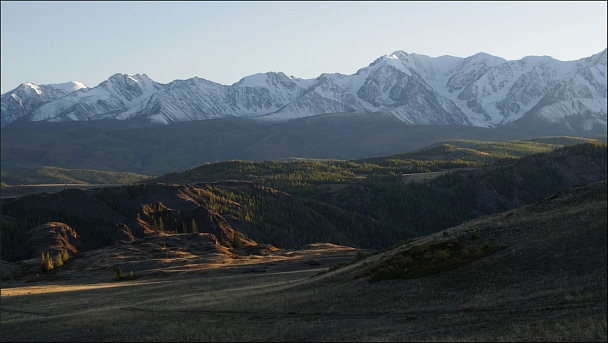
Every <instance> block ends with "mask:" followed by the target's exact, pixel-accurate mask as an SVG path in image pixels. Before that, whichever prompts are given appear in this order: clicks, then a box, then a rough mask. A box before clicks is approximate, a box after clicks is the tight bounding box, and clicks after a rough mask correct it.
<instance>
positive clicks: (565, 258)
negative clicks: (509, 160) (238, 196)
mask: <svg viewBox="0 0 608 343" xmlns="http://www.w3.org/2000/svg"><path fill="white" fill-rule="evenodd" d="M607 201H608V199H607V183H606V180H604V181H601V182H598V183H593V184H589V185H587V186H576V187H572V188H568V189H565V190H563V191H561V192H559V193H557V194H554V195H553V196H551V197H548V198H544V199H543V200H541V201H538V202H536V203H534V204H531V205H529V206H525V207H522V208H519V209H514V210H510V211H507V212H503V213H499V214H495V215H491V216H486V217H483V218H479V219H476V220H473V221H470V222H468V223H465V224H462V225H459V226H456V227H453V228H450V229H448V230H445V231H442V232H438V233H435V234H432V235H427V236H423V237H419V238H418V239H415V240H413V241H410V242H407V243H405V244H402V245H399V246H396V247H394V248H391V249H386V250H384V251H382V252H377V253H375V254H371V255H367V257H365V255H364V254H359V258H358V259H357V260H354V259H352V260H351V263H349V264H345V265H343V267H341V268H329V269H328V268H327V267H326V266H324V262H327V261H330V260H331V258H332V257H336V253H338V254H340V251H341V252H342V254H344V253H345V252H346V250H344V249H341V248H339V247H335V246H334V247H331V246H324V247H322V246H316V247H314V246H312V247H309V248H307V249H303V250H300V251H296V250H293V251H285V252H282V253H281V254H282V257H280V258H278V257H277V258H276V259H274V260H273V259H272V256H273V254H269V255H267V256H265V257H263V258H261V259H260V258H259V257H255V256H250V257H243V258H240V259H223V260H217V259H212V258H211V256H220V255H218V254H215V255H214V254H212V255H208V258H207V260H203V259H200V258H198V257H197V258H194V257H191V256H188V255H186V254H180V253H179V248H180V245H178V246H176V245H175V244H174V243H175V241H167V242H168V243H169V242H171V243H172V244H171V245H170V244H167V245H166V246H165V248H164V249H163V248H161V247H159V246H157V245H156V244H157V243H158V242H155V241H146V242H143V243H144V244H142V245H139V246H137V245H129V244H127V245H119V246H116V247H114V248H107V249H111V250H107V254H104V255H97V254H85V255H83V256H82V257H79V258H77V259H75V260H74V261H73V262H74V263H73V264H72V266H68V268H67V269H66V270H65V272H58V273H57V274H56V278H55V279H54V281H53V280H50V281H49V280H47V281H40V282H39V283H37V284H32V286H26V287H24V286H25V284H23V283H19V282H15V281H10V282H4V283H3V289H2V309H1V314H2V323H1V324H0V325H1V328H2V336H1V338H0V340H2V341H20V340H26V341H31V340H34V341H38V340H44V341H66V340H73V341H83V340H95V341H98V340H104V341H125V340H144V341H148V340H159V341H161V340H162V341H178V340H179V341H234V340H238V341H273V340H277V341H345V340H346V341H370V340H373V341H459V340H466V341H471V340H474V341H605V340H606V337H607V334H606V323H607V317H606V310H607V307H606V304H607V300H608V299H607V291H606V289H607V286H608V284H607V273H606V263H607V253H606V252H607V245H606V242H607V238H608V237H607V230H606V227H607V224H608V222H607V216H606V213H607V210H608V208H607V207H606V204H607ZM148 244H149V245H148ZM448 244H451V248H447V246H448ZM146 246H147V247H148V248H145V247H146ZM458 246H460V247H465V246H466V247H467V249H468V251H470V255H471V256H476V255H477V253H476V250H481V251H483V250H487V249H488V248H487V247H498V248H499V249H495V251H493V252H491V253H488V254H485V256H479V257H478V258H474V259H469V260H468V261H467V263H464V264H460V265H458V266H456V268H439V267H440V266H441V263H443V262H450V261H454V260H455V259H457V258H460V257H461V256H462V250H463V249H462V248H460V252H458V250H459V249H456V248H457V247H458ZM174 247H176V248H178V249H174ZM157 248H158V249H157ZM437 248H440V249H437ZM142 249H155V251H156V252H154V253H155V254H156V256H158V257H157V258H154V259H140V260H141V261H142V262H143V261H149V263H148V264H144V263H140V264H132V266H140V267H141V268H142V269H140V270H136V274H138V273H140V274H141V275H143V276H142V277H141V278H140V279H136V280H134V281H125V282H111V281H107V282H101V283H93V284H92V283H90V281H88V280H96V281H94V282H100V281H99V280H100V279H99V278H98V277H97V276H96V275H99V273H102V274H104V273H105V274H104V275H106V276H105V277H106V278H108V279H109V278H110V276H109V271H110V270H111V266H116V265H120V264H121V263H122V262H123V261H124V260H125V259H126V260H127V261H135V260H136V259H133V258H132V257H129V256H136V257H138V258H137V259H139V257H140V256H141V255H139V252H142V253H153V252H152V251H150V250H142ZM100 251H101V250H100ZM415 251H425V252H427V253H428V257H425V259H426V261H427V262H430V264H429V263H426V266H427V268H426V273H424V274H423V275H418V276H417V277H414V278H409V277H408V275H407V270H405V269H400V270H396V271H397V272H399V273H402V274H399V275H396V276H397V278H383V280H381V281H376V282H370V281H375V280H373V275H374V273H377V272H378V271H379V270H381V269H382V268H384V269H387V268H395V267H397V263H398V262H399V261H400V259H399V258H397V256H402V257H403V258H406V257H407V256H414V258H412V260H413V262H412V263H411V264H410V265H408V266H406V267H405V268H408V269H415V268H418V267H420V266H422V265H424V264H423V262H424V261H423V260H421V259H418V258H416V257H415V256H417V255H416V253H415ZM440 251H444V253H439V252H440ZM332 254H333V255H332ZM144 256H145V255H144ZM277 256H278V255H277ZM290 256H291V258H293V260H289V259H283V258H286V257H290ZM313 256H314V259H315V260H314V261H313V262H315V263H320V265H321V267H322V268H323V269H322V270H321V271H322V273H318V272H319V269H310V265H311V264H312V263H302V262H303V261H310V260H308V259H309V258H311V257H313ZM326 256H327V258H328V259H326ZM351 256H352V255H351ZM141 257H143V256H141ZM351 258H352V257H351ZM179 261H191V262H195V261H196V262H197V263H199V265H198V267H197V265H195V264H190V265H187V264H184V263H183V262H182V263H180V262H179ZM289 261H291V262H289ZM334 261H335V260H334ZM269 262H271V263H269ZM77 265H78V266H93V268H90V269H79V270H77V271H74V270H73V269H72V270H70V269H69V268H75V267H76V266H77ZM433 265H434V266H436V267H438V268H430V267H429V266H431V267H432V266H433ZM168 266H171V267H172V268H170V269H169V268H167V267H168ZM218 266H223V267H221V268H219V267H218ZM159 269H160V270H162V269H164V270H166V273H163V274H162V275H159V274H158V273H154V272H153V271H155V270H159ZM254 271H255V272H254ZM263 271H267V272H263ZM438 271H439V272H438ZM437 272H438V273H437ZM62 275H63V277H62ZM68 275H69V276H70V277H69V278H68V277H67V276H68ZM160 276H162V279H159V277H160ZM158 281H162V282H158ZM119 286H121V287H119ZM57 292H69V293H63V294H61V293H57ZM28 294H29V295H28ZM60 294H61V295H60ZM65 295H69V301H66V300H65V299H66V296H65ZM26 328H27V329H26Z"/></svg>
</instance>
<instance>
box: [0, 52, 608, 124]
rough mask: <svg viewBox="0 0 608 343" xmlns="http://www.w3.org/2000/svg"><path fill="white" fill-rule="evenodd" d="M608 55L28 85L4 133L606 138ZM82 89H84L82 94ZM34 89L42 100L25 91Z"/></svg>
mask: <svg viewBox="0 0 608 343" xmlns="http://www.w3.org/2000/svg"><path fill="white" fill-rule="evenodd" d="M606 61H607V58H606V50H604V51H602V52H600V53H598V54H596V55H593V56H590V57H587V58H582V59H580V60H577V61H567V62H564V61H558V60H555V59H552V58H551V57H547V56H543V57H533V56H531V57H525V58H523V59H521V60H517V61H506V60H504V59H502V58H499V57H495V56H491V55H488V54H485V53H478V54H476V55H473V56H470V57H467V58H458V57H452V56H441V57H436V58H432V57H429V56H425V55H419V54H408V53H406V52H404V51H396V52H394V53H392V54H388V55H385V56H381V57H380V58H378V59H377V60H376V61H374V62H373V63H371V64H370V65H369V66H367V67H364V68H361V69H360V70H358V71H357V73H355V74H353V75H343V74H335V73H334V74H331V73H324V74H321V75H320V76H319V77H317V78H316V79H306V80H305V79H299V78H296V77H293V76H291V77H288V76H286V75H285V74H283V73H281V72H268V73H265V74H256V75H251V76H247V77H245V78H243V79H242V80H240V81H239V82H237V83H235V84H233V85H230V86H226V85H221V84H218V83H215V82H212V81H208V80H204V79H201V78H197V77H194V78H191V79H188V80H175V81H173V82H170V83H168V84H160V83H157V82H154V81H153V80H152V79H150V78H149V77H148V76H147V75H145V74H144V75H140V74H137V75H125V74H115V75H113V76H111V77H110V78H109V79H108V80H107V81H104V82H102V83H101V84H99V85H98V86H96V87H92V88H86V87H82V88H78V87H75V88H73V90H74V91H73V92H71V93H69V94H68V93H66V92H65V91H58V90H57V88H56V87H51V86H50V85H49V86H36V85H33V84H23V85H21V86H19V87H18V88H16V89H15V90H13V91H10V92H7V93H5V94H3V95H2V126H3V127H4V126H6V125H9V124H11V123H13V122H15V121H17V120H29V121H85V120H100V119H116V120H143V121H145V122H152V123H160V124H168V123H172V122H183V121H192V120H206V119H215V118H227V117H256V118H258V120H259V121H261V122H262V123H268V122H277V121H278V122H280V121H288V120H292V119H296V118H302V117H308V116H313V115H318V114H327V113H377V112H384V113H388V114H390V115H391V116H393V117H395V118H397V119H399V120H400V121H402V122H404V123H407V124H411V125H422V124H426V125H466V126H480V127H497V126H501V125H506V124H512V125H516V126H517V125H518V122H520V121H521V122H522V123H521V124H519V125H527V126H529V125H537V126H543V125H551V126H555V127H560V128H568V129H570V130H572V131H575V132H588V131H593V130H597V131H599V132H605V131H606V89H607V88H606V75H607V74H606V72H607V71H606ZM79 87H80V86H79ZM28 89H35V91H27V90H28Z"/></svg>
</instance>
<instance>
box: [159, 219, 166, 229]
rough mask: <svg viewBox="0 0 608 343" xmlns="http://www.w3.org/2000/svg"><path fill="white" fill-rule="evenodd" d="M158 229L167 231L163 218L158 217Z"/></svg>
mask: <svg viewBox="0 0 608 343" xmlns="http://www.w3.org/2000/svg"><path fill="white" fill-rule="evenodd" d="M158 231H160V232H165V225H163V218H158Z"/></svg>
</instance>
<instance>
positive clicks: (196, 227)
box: [192, 218, 198, 233]
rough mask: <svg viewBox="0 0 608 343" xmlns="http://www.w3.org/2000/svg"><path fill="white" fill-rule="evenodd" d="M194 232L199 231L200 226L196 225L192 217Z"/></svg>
mask: <svg viewBox="0 0 608 343" xmlns="http://www.w3.org/2000/svg"><path fill="white" fill-rule="evenodd" d="M192 232H193V233H197V232H198V226H197V225H196V221H195V220H194V218H192Z"/></svg>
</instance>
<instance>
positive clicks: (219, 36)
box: [0, 1, 608, 94]
mask: <svg viewBox="0 0 608 343" xmlns="http://www.w3.org/2000/svg"><path fill="white" fill-rule="evenodd" d="M606 4H607V2H605V1H597V2H584V1H583V2H581V1H575V2H562V1H556V2H544V1H541V2H529V1H525V2H511V1H508V2H453V1H449V2H436V1H432V2H409V1H387V2H382V1H370V2H365V1H352V2H349V1H336V2H330V1H318V2H307V1H302V2H297V1H287V2H281V1H269V2H264V1H260V2H255V1H245V2H240V1H234V2H231V1H218V2H214V1H204V2H191V1H186V2H179V1H170V2H162V1H152V2H146V1H142V2H140V1H137V2H128V1H125V2H103V1H94V2H89V1H84V2H72V1H68V2H53V1H45V2H36V1H23V2H21V1H2V2H1V12H0V13H1V25H2V26H1V81H2V82H1V86H2V90H1V93H2V94H4V93H6V92H8V91H10V90H12V89H14V88H16V87H17V86H19V85H20V84H21V83H24V82H32V83H36V84H53V83H64V82H68V81H79V82H82V83H84V84H85V85H87V86H89V87H94V86H96V85H98V84H99V83H101V82H102V81H104V80H107V79H108V78H109V77H110V76H112V75H114V74H116V73H123V74H130V75H132V74H138V73H139V74H147V75H148V77H150V78H151V79H152V80H154V81H156V82H160V83H165V84H166V83H169V82H171V81H173V80H177V79H180V80H184V79H189V78H192V77H200V78H204V79H207V80H210V81H214V82H217V83H220V84H224V85H231V84H233V83H235V82H238V81H239V80H240V79H242V78H243V77H245V76H249V75H253V74H257V73H265V72H270V71H274V72H283V73H285V74H287V75H288V76H295V77H299V78H303V79H310V78H316V77H317V76H319V75H320V74H321V73H342V74H347V75H350V74H354V73H356V71H357V70H358V69H360V68H363V67H366V66H368V65H369V64H370V63H372V62H373V61H374V60H375V59H377V58H378V57H380V56H383V55H387V54H390V53H392V52H394V51H397V50H403V51H405V52H407V53H416V54H420V55H427V56H431V57H438V56H443V55H451V56H456V57H463V58H464V57H468V56H471V55H474V54H476V53H478V52H485V53H488V54H491V55H494V56H498V57H502V58H505V59H507V60H517V59H521V58H523V57H526V56H551V57H553V58H555V59H558V60H561V61H571V60H578V59H581V58H585V57H589V56H591V55H593V54H596V53H598V52H601V51H603V50H604V49H606V47H607V34H606V30H607V29H606V27H607V26H608V23H607V19H606V13H607V6H606Z"/></svg>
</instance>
